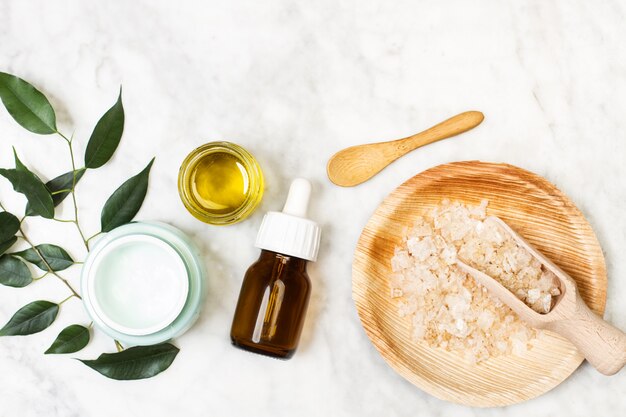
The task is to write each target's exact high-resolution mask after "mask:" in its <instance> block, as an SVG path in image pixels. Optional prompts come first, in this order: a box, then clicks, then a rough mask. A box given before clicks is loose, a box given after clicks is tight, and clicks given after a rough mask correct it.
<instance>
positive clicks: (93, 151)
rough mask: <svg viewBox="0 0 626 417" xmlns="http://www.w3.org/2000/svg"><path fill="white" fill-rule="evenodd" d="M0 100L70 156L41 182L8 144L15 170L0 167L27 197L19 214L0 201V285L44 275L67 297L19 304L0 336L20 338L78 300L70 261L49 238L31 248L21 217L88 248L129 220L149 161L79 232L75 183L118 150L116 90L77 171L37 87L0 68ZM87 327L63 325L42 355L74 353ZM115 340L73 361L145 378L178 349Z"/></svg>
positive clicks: (120, 123) (120, 109)
mask: <svg viewBox="0 0 626 417" xmlns="http://www.w3.org/2000/svg"><path fill="white" fill-rule="evenodd" d="M0 99H1V100H2V103H3V104H4V106H5V107H6V109H7V111H8V112H9V114H10V115H11V116H12V117H13V119H14V120H15V121H16V122H17V123H18V124H19V125H21V126H22V127H23V128H25V129H27V130H28V131H30V132H32V133H36V134H39V135H56V136H58V137H59V138H60V139H62V140H63V141H64V142H65V143H66V144H67V147H68V151H69V158H70V161H71V170H70V171H68V172H65V173H63V174H61V175H59V176H57V177H55V178H53V179H51V180H49V181H47V182H45V183H44V182H43V181H42V180H41V179H40V178H39V177H38V176H37V175H36V174H35V173H33V172H32V171H31V170H30V169H29V168H28V167H27V166H26V165H24V164H23V163H22V161H21V160H20V159H19V157H18V155H17V152H16V151H15V148H14V149H13V156H14V161H15V167H14V168H0V176H2V177H4V178H6V179H7V180H8V181H9V182H10V183H11V185H12V186H13V189H14V190H15V191H16V192H18V193H20V194H22V195H24V197H25V198H26V200H27V203H26V206H25V207H24V214H23V216H22V217H21V218H18V216H16V215H15V214H12V213H9V212H8V211H6V209H5V208H4V206H3V205H2V202H1V201H0V209H1V210H2V211H0V284H2V285H5V286H9V287H16V288H21V287H26V286H28V285H30V284H31V283H32V282H33V281H37V280H40V279H42V278H44V277H46V276H48V275H52V276H54V277H56V278H57V279H58V280H60V282H62V283H63V284H64V285H65V286H66V287H67V288H68V290H69V291H70V294H69V296H68V297H67V298H66V299H65V300H62V301H60V302H58V303H54V302H51V301H45V300H39V301H34V302H31V303H29V304H27V305H25V306H24V307H22V308H20V309H19V310H18V311H17V312H16V313H15V314H14V315H13V317H11V319H10V320H9V321H8V322H7V323H6V324H5V325H4V326H3V327H2V328H0V337H1V336H23V335H30V334H34V333H38V332H41V331H43V330H45V329H46V328H47V327H48V326H50V325H51V324H52V323H53V322H54V320H55V319H56V317H57V315H58V313H59V309H60V307H61V305H62V304H63V303H65V302H66V301H68V300H70V299H72V298H74V299H79V300H80V299H81V296H80V294H79V293H78V291H76V290H75V289H74V287H73V286H72V285H71V284H70V282H69V281H68V280H67V279H65V278H63V277H62V276H61V275H60V273H59V272H60V271H63V270H65V269H67V268H70V267H71V266H73V265H76V264H79V262H76V261H75V260H74V259H73V258H72V256H71V255H70V254H69V253H68V252H67V251H66V250H65V249H63V248H62V247H60V246H57V245H54V244H50V243H43V244H37V245H35V244H34V243H33V242H32V241H31V240H30V239H29V238H28V236H27V235H26V233H25V232H24V227H23V224H24V222H25V221H26V220H27V218H28V217H31V216H41V217H43V218H46V219H51V220H55V221H59V222H67V223H72V224H74V226H75V228H76V230H77V232H78V234H79V235H80V238H81V239H82V242H83V244H84V246H85V249H86V250H87V252H88V251H89V242H90V241H91V239H93V238H94V237H96V236H98V235H99V234H101V233H106V232H110V231H111V230H113V229H114V228H116V227H119V226H121V225H123V224H126V223H129V222H131V221H132V220H133V218H134V217H135V215H136V214H137V212H138V211H139V209H140V208H141V206H142V204H143V201H144V199H145V196H146V193H147V190H148V180H149V176H150V169H151V168H152V164H153V162H154V158H153V159H152V160H151V161H150V162H149V163H148V165H147V166H146V167H145V168H144V169H143V170H142V171H141V172H140V173H138V174H137V175H135V176H133V177H131V178H129V179H128V180H126V181H125V182H124V183H123V184H122V185H120V186H119V188H117V190H115V191H114V192H113V194H111V196H110V197H109V198H108V200H107V201H106V203H105V205H104V207H103V209H102V213H101V216H100V223H101V224H100V226H101V227H100V231H99V232H98V233H96V234H95V235H92V236H90V237H86V235H85V233H83V229H82V228H81V225H80V222H79V217H78V204H77V202H76V193H75V191H76V186H77V184H78V182H79V181H80V180H81V179H82V178H83V175H84V174H85V173H86V172H87V170H93V169H97V168H100V167H101V166H103V165H105V164H106V163H107V162H108V161H109V160H110V159H111V158H112V157H113V154H114V153H115V151H116V150H117V148H118V145H119V143H120V140H121V138H122V134H123V132H124V117H125V116H124V106H123V104H122V90H121V88H120V92H119V95H118V98H117V101H116V102H115V104H114V105H113V106H112V107H111V108H110V109H109V110H107V111H106V113H104V115H103V116H102V117H101V118H100V120H99V121H98V122H97V123H96V126H95V127H94V129H93V132H92V134H91V137H90V138H89V141H88V143H87V147H86V150H85V155H84V166H83V167H82V168H77V167H76V159H75V155H74V148H73V140H74V137H73V135H72V136H70V137H69V138H68V137H67V136H66V135H64V134H63V133H61V132H60V131H59V130H58V128H57V123H56V113H55V111H54V108H53V107H52V105H51V104H50V101H48V99H47V98H46V96H45V95H44V94H43V93H42V92H41V91H39V90H37V89H36V88H35V87H34V86H32V85H31V84H30V83H28V82H26V81H24V80H23V79H21V78H18V77H16V76H14V75H11V74H7V73H4V72H0ZM68 196H71V200H72V204H73V208H74V210H73V211H74V216H73V217H72V218H71V219H57V218H56V217H55V208H56V207H57V206H58V205H60V204H61V203H62V202H63V201H64V200H65V198H66V197H68ZM20 240H22V241H24V242H25V243H26V244H27V245H28V248H27V249H25V250H22V251H18V252H10V251H11V249H12V247H13V246H14V245H15V244H16V243H17V242H18V241H20ZM28 265H33V266H35V267H37V268H38V269H40V270H41V271H42V273H43V274H42V275H40V276H38V277H33V276H32V273H31V269H30V268H29V266H28ZM90 329H91V324H90V325H89V326H87V327H85V326H82V325H78V324H74V325H71V326H68V327H66V328H65V329H63V331H61V333H60V334H59V335H58V336H57V338H56V340H54V342H53V343H52V345H51V346H50V347H49V348H48V350H46V352H45V353H46V354H60V353H74V352H78V351H79V350H81V349H82V348H84V347H85V346H86V345H87V344H88V343H89V340H90ZM115 345H116V347H117V350H118V352H116V353H110V354H102V355H100V356H99V357H98V358H97V359H95V360H81V362H83V363H84V364H86V365H87V366H89V367H90V368H92V369H95V370H96V371H98V372H100V373H101V374H103V375H105V376H107V377H109V378H113V379H141V378H150V377H152V376H154V375H157V374H158V373H160V372H162V371H164V370H165V369H167V368H168V367H169V366H170V365H171V363H172V361H173V360H174V358H175V357H176V355H177V353H178V349H177V348H176V347H175V346H173V345H171V344H169V343H162V344H159V345H154V346H138V347H133V348H130V349H127V350H123V348H122V346H121V345H120V343H119V342H117V341H115Z"/></svg>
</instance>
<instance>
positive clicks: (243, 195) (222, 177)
mask: <svg viewBox="0 0 626 417" xmlns="http://www.w3.org/2000/svg"><path fill="white" fill-rule="evenodd" d="M263 185H264V182H263V173H262V172H261V167H260V166H259V163H258V162H257V161H256V159H254V157H253V156H252V155H251V154H250V153H249V152H248V151H246V150H245V149H244V148H242V147H241V146H239V145H237V144H234V143H231V142H211V143H207V144H204V145H202V146H200V147H198V148H196V149H195V150H193V151H192V152H191V153H190V154H189V155H188V156H187V157H186V158H185V160H184V161H183V163H182V165H181V167H180V171H179V173H178V192H179V194H180V198H181V200H182V202H183V204H184V205H185V207H186V208H187V210H188V211H189V212H190V213H191V214H192V215H193V216H194V217H196V218H197V219H198V220H201V221H203V222H205V223H209V224H213V225H218V226H222V225H229V224H234V223H237V222H239V221H241V220H243V219H245V218H246V217H248V216H249V215H250V214H252V212H253V211H254V209H255V208H256V207H257V206H258V205H259V203H260V202H261V199H262V197H263Z"/></svg>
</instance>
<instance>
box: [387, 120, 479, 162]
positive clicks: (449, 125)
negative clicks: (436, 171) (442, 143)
mask: <svg viewBox="0 0 626 417" xmlns="http://www.w3.org/2000/svg"><path fill="white" fill-rule="evenodd" d="M484 119H485V116H484V115H483V114H482V113H481V112H479V111H466V112H463V113H459V114H457V115H456V116H453V117H451V118H449V119H447V120H444V121H443V122H441V123H439V124H437V125H435V126H433V127H431V128H430V129H426V130H424V131H423V132H420V133H417V134H415V135H412V136H409V137H406V138H403V139H398V140H396V141H394V142H395V143H396V149H395V151H396V153H397V157H400V156H402V155H404V154H405V153H407V152H410V151H412V150H414V149H417V148H419V147H421V146H424V145H428V144H430V143H433V142H437V141H439V140H442V139H446V138H449V137H452V136H456V135H458V134H460V133H463V132H467V131H468V130H470V129H473V128H475V127H476V126H478V125H479V124H481V123H482V121H483V120H484Z"/></svg>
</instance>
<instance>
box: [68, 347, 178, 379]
mask: <svg viewBox="0 0 626 417" xmlns="http://www.w3.org/2000/svg"><path fill="white" fill-rule="evenodd" d="M177 354H178V348H177V347H176V346H174V345H172V344H170V343H161V344H158V345H153V346H135V347H132V348H129V349H126V350H123V351H121V352H117V353H103V354H102V355H100V356H99V357H98V359H95V360H80V361H81V362H82V363H84V364H85V365H87V366H89V367H90V368H91V369H94V370H96V371H98V372H100V373H101V374H102V375H104V376H106V377H107V378H112V379H118V380H130V379H144V378H151V377H153V376H155V375H157V374H160V373H161V372H163V371H165V370H166V369H167V368H169V367H170V365H171V364H172V362H174V359H175V358H176V355H177Z"/></svg>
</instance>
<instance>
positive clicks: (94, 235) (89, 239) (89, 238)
mask: <svg viewBox="0 0 626 417" xmlns="http://www.w3.org/2000/svg"><path fill="white" fill-rule="evenodd" d="M101 234H102V232H98V233H96V234H93V235H91V236H89V237H88V238H87V242H90V241H91V239H93V238H94V237H97V236H100V235H101Z"/></svg>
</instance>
